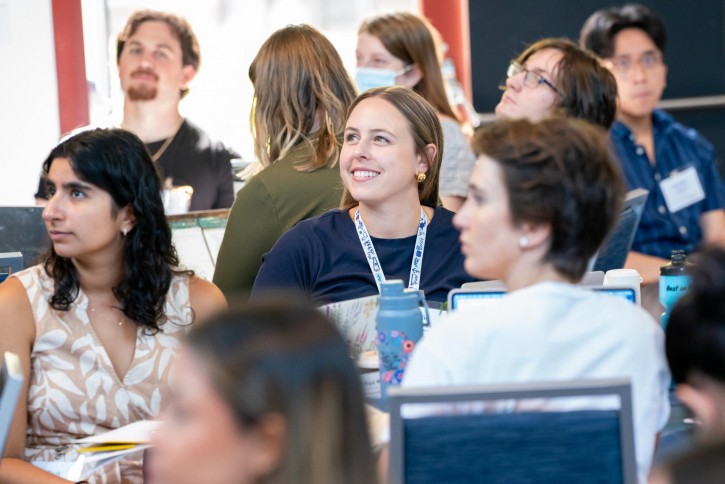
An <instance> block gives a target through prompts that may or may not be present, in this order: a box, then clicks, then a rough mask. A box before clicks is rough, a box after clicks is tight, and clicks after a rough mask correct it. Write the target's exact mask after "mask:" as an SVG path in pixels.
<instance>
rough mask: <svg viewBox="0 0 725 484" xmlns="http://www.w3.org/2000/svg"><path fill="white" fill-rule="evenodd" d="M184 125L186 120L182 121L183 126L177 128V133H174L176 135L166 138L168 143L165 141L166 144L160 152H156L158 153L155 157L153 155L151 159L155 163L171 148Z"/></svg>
mask: <svg viewBox="0 0 725 484" xmlns="http://www.w3.org/2000/svg"><path fill="white" fill-rule="evenodd" d="M183 124H184V120H183V119H182V120H181V124H180V125H179V127H178V128H176V131H174V134H172V135H171V136H169V137H168V138H166V141H164V144H162V145H161V147H160V148H159V149H158V150H156V152H155V153H154V154H153V155H151V159H152V160H153V161H158V159H159V158H161V155H163V154H164V151H166V148H168V147H169V145H170V144H171V142H172V141H174V138H176V135H177V134H178V133H179V131H181V125H183Z"/></svg>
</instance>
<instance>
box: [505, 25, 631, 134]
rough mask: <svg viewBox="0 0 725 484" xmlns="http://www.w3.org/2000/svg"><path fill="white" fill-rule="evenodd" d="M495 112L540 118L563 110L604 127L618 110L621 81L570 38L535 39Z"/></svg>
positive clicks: (519, 61) (518, 62)
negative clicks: (618, 81) (619, 84)
mask: <svg viewBox="0 0 725 484" xmlns="http://www.w3.org/2000/svg"><path fill="white" fill-rule="evenodd" d="M501 89H502V90H503V91H504V93H503V95H502V96H501V102H499V103H498V105H497V106H496V115H497V116H498V117H499V118H507V119H522V118H523V119H529V120H531V121H538V120H539V119H542V118H545V117H547V116H550V115H551V114H554V113H560V114H563V115H564V116H568V117H572V118H582V119H585V120H586V121H589V122H591V123H594V124H598V125H600V126H603V127H604V128H606V129H609V127H610V126H611V125H612V123H613V122H614V117H615V114H616V110H617V84H616V81H615V80H614V77H613V76H612V74H611V73H610V72H609V71H607V69H606V68H604V67H603V66H602V65H601V64H600V63H599V60H598V59H596V58H595V57H594V56H593V55H591V54H589V53H588V52H586V51H584V50H582V49H580V48H579V47H577V46H576V44H574V43H573V42H571V41H569V40H567V39H553V38H552V39H542V40H539V41H538V42H535V43H533V44H531V45H530V46H529V47H528V48H527V49H526V50H524V52H523V53H521V54H520V55H519V56H518V57H517V58H516V59H515V60H513V61H511V64H510V65H509V69H508V72H507V79H506V85H505V86H501Z"/></svg>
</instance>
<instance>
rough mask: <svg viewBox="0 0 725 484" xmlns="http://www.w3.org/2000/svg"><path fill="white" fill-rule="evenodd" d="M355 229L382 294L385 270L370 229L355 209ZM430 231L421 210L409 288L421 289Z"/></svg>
mask: <svg viewBox="0 0 725 484" xmlns="http://www.w3.org/2000/svg"><path fill="white" fill-rule="evenodd" d="M355 227H356V228H357V236H358V238H359V239H360V245H362V248H363V252H365V257H367V259H368V264H369V265H370V270H371V271H372V273H373V278H374V279H375V284H377V286H378V292H380V285H381V284H382V283H383V282H384V281H385V274H383V268H382V267H381V266H380V260H379V259H378V254H377V252H375V247H374V246H373V241H372V239H371V238H370V234H369V233H368V229H367V228H366V227H365V223H364V222H363V221H362V218H361V217H360V209H359V208H357V209H355ZM427 231H428V217H426V216H425V211H424V210H423V207H421V209H420V222H419V223H418V235H417V236H416V238H415V248H414V249H413V261H412V262H411V263H410V278H409V280H408V288H410V289H415V290H416V291H417V290H418V288H419V287H420V270H421V267H422V266H423V251H424V250H425V234H426V232H427Z"/></svg>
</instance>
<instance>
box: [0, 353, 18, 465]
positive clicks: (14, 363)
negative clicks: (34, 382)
mask: <svg viewBox="0 0 725 484" xmlns="http://www.w3.org/2000/svg"><path fill="white" fill-rule="evenodd" d="M22 388H23V374H22V372H21V369H20V359H19V358H18V355H16V354H15V353H9V352H6V353H5V354H4V355H3V362H2V370H0V457H1V456H2V455H3V453H4V452H5V443H6V442H7V440H8V434H9V433H10V424H11V423H12V421H13V416H14V415H15V406H16V405H17V404H18V398H19V397H20V392H21V390H22Z"/></svg>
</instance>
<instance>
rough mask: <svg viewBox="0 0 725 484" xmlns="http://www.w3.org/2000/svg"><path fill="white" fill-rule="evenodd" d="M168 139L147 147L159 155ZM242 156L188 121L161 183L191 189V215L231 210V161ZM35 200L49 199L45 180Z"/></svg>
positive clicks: (165, 162) (163, 160) (162, 165)
mask: <svg viewBox="0 0 725 484" xmlns="http://www.w3.org/2000/svg"><path fill="white" fill-rule="evenodd" d="M165 141H166V140H165V139H163V140H160V141H156V142H152V143H148V144H146V147H147V148H148V150H149V152H150V153H151V154H153V153H156V152H157V151H158V150H159V149H160V148H161V147H162V146H163V144H164V143H165ZM232 158H239V155H238V154H236V153H235V152H234V151H232V150H230V149H228V148H227V147H225V146H224V144H222V143H221V142H219V141H213V140H212V139H211V138H210V137H209V135H208V134H206V132H204V131H203V130H202V129H201V128H199V127H198V126H196V125H195V124H193V123H191V122H190V121H189V120H188V119H185V120H184V122H183V123H182V124H181V127H180V128H179V131H178V132H177V133H176V135H175V136H174V139H173V140H172V141H171V143H170V144H169V145H168V146H167V147H166V149H165V150H164V152H163V153H162V154H161V156H160V157H159V159H158V160H157V161H156V166H157V167H158V169H159V174H160V175H161V179H162V180H165V179H167V178H171V182H172V184H173V185H174V186H181V185H191V186H192V188H194V194H193V195H192V197H191V206H190V207H189V210H190V211H193V210H211V209H216V208H229V207H231V206H232V203H233V202H234V184H233V177H232V168H231V164H230V160H231V159H232ZM35 197H36V198H43V199H47V198H48V196H47V193H46V187H45V177H41V180H40V183H39V185H38V192H37V193H36V194H35Z"/></svg>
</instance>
